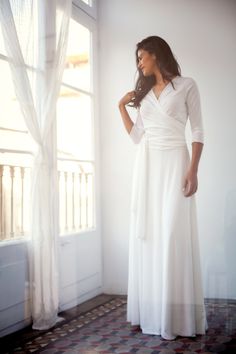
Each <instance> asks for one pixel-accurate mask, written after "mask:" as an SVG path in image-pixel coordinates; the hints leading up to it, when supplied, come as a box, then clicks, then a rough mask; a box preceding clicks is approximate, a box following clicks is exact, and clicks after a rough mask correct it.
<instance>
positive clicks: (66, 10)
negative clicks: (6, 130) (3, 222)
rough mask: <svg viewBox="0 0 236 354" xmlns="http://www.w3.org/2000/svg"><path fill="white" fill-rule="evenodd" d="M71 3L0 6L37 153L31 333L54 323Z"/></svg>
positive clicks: (7, 1)
mask: <svg viewBox="0 0 236 354" xmlns="http://www.w3.org/2000/svg"><path fill="white" fill-rule="evenodd" d="M71 5H72V0H64V1H62V0H50V1H48V0H24V1H21V0H1V2H0V21H1V25H2V32H3V36H4V43H5V48H6V51H7V55H8V57H10V58H11V61H10V67H11V73H12V78H13V82H14V87H15V92H16V96H17V99H18V100H19V103H20V106H21V110H22V112H23V115H24V119H25V122H26V125H27V128H28V130H29V133H30V134H31V136H32V137H33V139H34V141H35V143H36V146H37V149H36V153H35V156H34V163H33V168H32V201H31V203H32V205H31V214H32V215H31V235H32V240H31V242H30V258H31V259H30V286H31V300H32V317H33V328H34V329H48V328H50V327H52V326H53V325H54V324H55V323H56V321H57V320H58V316H57V313H58V303H59V300H58V261H57V254H58V249H57V248H58V240H57V238H58V235H59V220H58V199H59V198H58V179H57V176H58V175H57V147H56V102H57V98H58V95H59V90H60V85H61V79H62V74H63V70H64V63H65V55H66V47H67V39H68V28H69V20H70V16H71Z"/></svg>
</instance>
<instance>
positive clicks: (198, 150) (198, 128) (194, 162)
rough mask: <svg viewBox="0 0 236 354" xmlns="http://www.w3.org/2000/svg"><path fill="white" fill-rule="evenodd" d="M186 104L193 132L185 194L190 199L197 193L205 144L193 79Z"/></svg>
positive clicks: (198, 101) (199, 104)
mask: <svg viewBox="0 0 236 354" xmlns="http://www.w3.org/2000/svg"><path fill="white" fill-rule="evenodd" d="M186 104H187V110H188V117H189V120H190V125H191V130H192V157H191V162H190V166H189V168H188V171H187V173H186V176H185V181H184V186H183V192H184V195H185V197H190V196H191V195H193V194H194V193H196V191H197V188H198V178H197V172H198V165H199V161H200V157H201V154H202V149H203V144H204V129H203V122H202V112H201V100H200V93H199V90H198V86H197V84H196V82H195V80H193V79H191V80H190V81H189V86H188V89H187V98H186Z"/></svg>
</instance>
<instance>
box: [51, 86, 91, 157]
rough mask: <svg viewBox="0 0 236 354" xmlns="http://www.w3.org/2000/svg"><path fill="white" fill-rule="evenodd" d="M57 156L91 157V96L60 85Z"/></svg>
mask: <svg viewBox="0 0 236 354" xmlns="http://www.w3.org/2000/svg"><path fill="white" fill-rule="evenodd" d="M57 139H58V152H59V157H67V158H76V159H80V160H91V159H93V144H92V141H93V140H92V117H91V98H90V97H89V96H88V95H85V94H82V93H79V92H77V91H73V90H70V89H68V88H66V87H65V86H62V88H61V92H60V97H59V99H58V104H57Z"/></svg>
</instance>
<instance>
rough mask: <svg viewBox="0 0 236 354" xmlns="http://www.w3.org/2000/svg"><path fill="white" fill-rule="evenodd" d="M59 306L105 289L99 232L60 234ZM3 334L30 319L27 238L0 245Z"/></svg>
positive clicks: (68, 305)
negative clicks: (103, 286) (103, 285)
mask: <svg viewBox="0 0 236 354" xmlns="http://www.w3.org/2000/svg"><path fill="white" fill-rule="evenodd" d="M59 240H60V247H59V252H60V257H59V266H60V273H59V276H60V279H59V296H60V304H59V310H60V311H63V310H65V309H68V308H71V307H73V306H76V305H78V304H80V303H82V302H84V301H86V300H88V299H91V298H93V297H94V296H96V295H98V294H101V293H102V263H101V240H100V235H99V232H97V231H90V232H84V233H83V232H81V233H80V234H79V235H71V236H70V235H68V236H62V237H60V239H59ZM0 284H1V286H0V337H1V336H3V335H6V334H9V333H12V332H14V331H16V330H19V329H21V328H23V327H25V326H27V325H29V324H30V323H31V312H30V298H29V295H30V293H29V268H28V248H27V242H25V241H10V242H2V243H1V245H0Z"/></svg>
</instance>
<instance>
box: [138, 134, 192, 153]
mask: <svg viewBox="0 0 236 354" xmlns="http://www.w3.org/2000/svg"><path fill="white" fill-rule="evenodd" d="M144 140H145V144H147V145H148V147H149V148H153V149H155V148H157V149H158V148H159V149H160V148H162V149H163V148H165V149H168V148H169V149H173V148H177V147H185V146H187V142H186V138H185V133H184V132H183V133H182V132H181V133H180V132H169V131H165V132H163V131H162V132H161V131H159V132H158V134H157V131H156V132H155V134H153V132H152V133H150V132H149V131H145V133H144Z"/></svg>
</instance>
